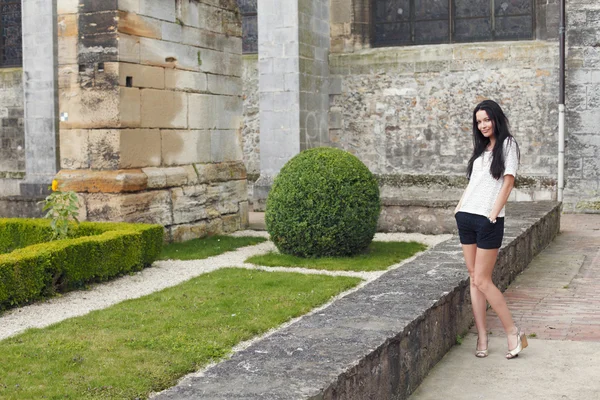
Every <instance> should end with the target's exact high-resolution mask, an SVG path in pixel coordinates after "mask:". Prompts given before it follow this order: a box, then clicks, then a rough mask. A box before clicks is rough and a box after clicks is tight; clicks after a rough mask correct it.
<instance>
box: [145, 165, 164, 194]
mask: <svg viewBox="0 0 600 400" xmlns="http://www.w3.org/2000/svg"><path fill="white" fill-rule="evenodd" d="M142 172H143V173H144V174H146V176H147V177H148V189H162V188H166V187H167V175H166V174H165V171H164V168H155V167H149V168H142Z"/></svg>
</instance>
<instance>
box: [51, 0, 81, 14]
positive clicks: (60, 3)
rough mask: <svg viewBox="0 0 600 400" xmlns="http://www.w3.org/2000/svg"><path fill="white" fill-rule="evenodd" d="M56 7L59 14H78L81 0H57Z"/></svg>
mask: <svg viewBox="0 0 600 400" xmlns="http://www.w3.org/2000/svg"><path fill="white" fill-rule="evenodd" d="M56 8H57V9H56V12H57V14H58V15H63V14H76V13H78V12H79V0H57V2H56Z"/></svg>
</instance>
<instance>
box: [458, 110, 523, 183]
mask: <svg viewBox="0 0 600 400" xmlns="http://www.w3.org/2000/svg"><path fill="white" fill-rule="evenodd" d="M481 110H484V111H485V112H486V113H487V115H488V118H489V119H490V120H491V121H492V123H493V125H494V137H495V138H496V144H495V145H494V149H493V150H492V164H491V165H490V173H491V174H492V176H493V177H494V178H495V179H500V178H501V177H502V175H504V151H503V148H504V147H503V146H504V141H505V140H507V139H508V140H509V142H508V145H509V146H512V145H514V146H517V157H519V158H520V152H519V145H518V144H517V141H516V140H515V138H514V137H513V136H512V135H511V134H510V129H509V124H508V118H506V115H504V111H502V108H500V106H499V105H498V103H496V102H495V101H492V100H484V101H482V102H481V103H479V104H477V107H475V110H473V155H472V156H471V159H470V160H469V165H468V166H467V178H471V173H472V172H473V163H474V162H475V160H476V159H477V158H479V156H481V154H483V152H484V151H485V149H486V147H487V146H488V145H489V144H490V139H489V138H486V137H485V136H483V134H482V133H481V132H480V131H479V128H478V127H477V112H478V111H481Z"/></svg>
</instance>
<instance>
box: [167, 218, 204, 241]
mask: <svg viewBox="0 0 600 400" xmlns="http://www.w3.org/2000/svg"><path fill="white" fill-rule="evenodd" d="M207 235H208V223H207V222H206V221H201V222H196V223H193V224H181V225H174V226H172V227H171V237H172V239H173V241H174V242H185V241H188V240H192V239H198V238H203V237H206V236H207Z"/></svg>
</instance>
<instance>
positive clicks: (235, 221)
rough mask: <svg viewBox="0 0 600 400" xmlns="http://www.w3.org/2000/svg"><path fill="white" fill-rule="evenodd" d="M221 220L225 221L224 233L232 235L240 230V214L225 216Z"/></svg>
mask: <svg viewBox="0 0 600 400" xmlns="http://www.w3.org/2000/svg"><path fill="white" fill-rule="evenodd" d="M221 220H222V221H223V227H222V229H223V233H231V232H235V231H238V230H239V229H240V226H241V221H240V215H239V214H233V215H223V216H222V217H221Z"/></svg>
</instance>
